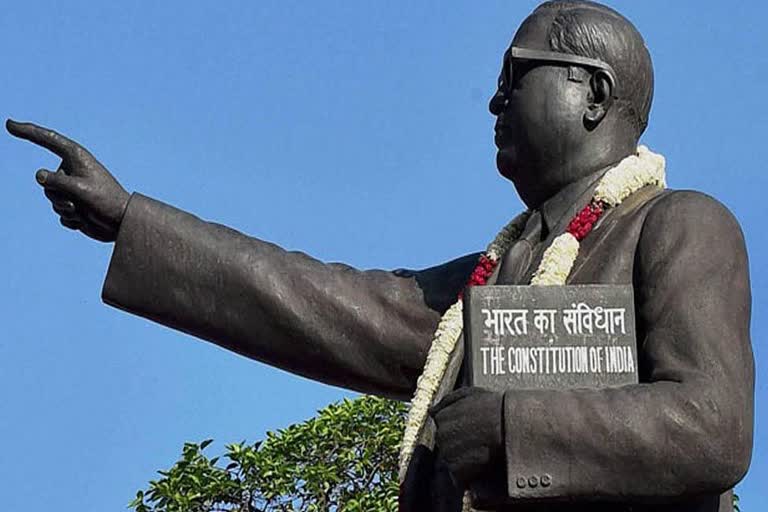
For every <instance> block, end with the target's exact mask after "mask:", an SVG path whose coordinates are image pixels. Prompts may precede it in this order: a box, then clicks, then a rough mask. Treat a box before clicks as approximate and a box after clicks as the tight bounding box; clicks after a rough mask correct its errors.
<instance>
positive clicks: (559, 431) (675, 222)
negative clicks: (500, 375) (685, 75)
mask: <svg viewBox="0 0 768 512" xmlns="http://www.w3.org/2000/svg"><path fill="white" fill-rule="evenodd" d="M633 280H634V283H633V284H634V287H635V296H636V310H637V322H638V324H637V326H638V349H639V368H640V384H636V385H629V386H624V387H619V388H605V389H594V390H587V389H584V390H536V391H533V390H532V391H508V392H506V393H505V397H504V421H505V429H506V431H505V438H506V439H505V443H506V446H505V450H506V463H507V487H508V492H509V495H510V497H512V498H531V499H542V498H543V499H556V500H557V499H570V500H573V499H580V498H581V499H597V500H606V501H650V500H653V499H656V500H658V499H665V498H666V499H671V500H674V499H676V498H681V497H684V496H694V495H704V494H717V493H720V492H722V491H724V490H727V489H729V488H731V487H732V486H733V485H734V484H735V483H736V482H737V481H739V480H740V479H741V478H742V477H743V475H744V474H745V473H746V470H747V467H748V465H749V462H750V457H751V449H752V419H753V392H754V391H753V390H754V377H753V375H754V373H753V372H754V368H753V358H752V351H751V345H750V339H749V321H750V302H751V298H750V286H749V276H748V263H747V256H746V250H745V245H744V240H743V237H742V233H741V230H740V229H739V226H738V224H737V222H736V220H735V219H734V218H733V217H732V215H731V214H730V213H729V212H728V211H727V210H726V209H725V208H724V207H723V206H722V205H720V204H719V203H717V202H716V201H714V200H713V199H711V198H709V197H708V196H705V195H702V194H699V193H694V192H674V193H671V194H668V195H666V196H665V197H663V198H662V199H660V200H659V201H658V202H657V203H656V204H655V205H653V206H652V208H651V210H650V211H649V213H648V216H647V217H646V220H645V223H644V225H643V229H642V232H641V234H640V238H639V242H638V246H637V250H636V255H635V261H634V277H633ZM532 484H535V485H532Z"/></svg>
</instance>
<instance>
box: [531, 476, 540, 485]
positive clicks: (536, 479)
mask: <svg viewBox="0 0 768 512" xmlns="http://www.w3.org/2000/svg"><path fill="white" fill-rule="evenodd" d="M528 486H529V487H538V486H539V477H537V476H536V475H533V476H532V477H531V478H529V479H528Z"/></svg>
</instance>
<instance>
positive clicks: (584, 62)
mask: <svg viewBox="0 0 768 512" xmlns="http://www.w3.org/2000/svg"><path fill="white" fill-rule="evenodd" d="M515 61H528V62H551V63H554V64H565V65H568V66H569V70H568V79H569V80H573V81H577V82H580V81H581V79H580V78H578V75H577V74H576V72H575V70H574V69H572V68H570V66H581V67H587V68H595V69H602V70H604V71H605V72H606V73H608V74H609V75H610V76H611V80H612V82H613V97H614V98H618V84H617V82H616V73H615V72H614V71H613V68H612V67H611V66H610V64H608V63H607V62H603V61H602V60H599V59H592V58H589V57H582V56H581V55H573V54H570V53H560V52H550V51H544V50H529V49H527V48H520V47H517V46H512V47H510V48H509V50H507V54H506V55H505V57H504V68H503V71H502V74H501V78H500V80H499V89H500V90H501V91H502V92H507V90H508V88H509V87H512V84H513V83H514V78H515V77H514V69H515V66H514V62H515Z"/></svg>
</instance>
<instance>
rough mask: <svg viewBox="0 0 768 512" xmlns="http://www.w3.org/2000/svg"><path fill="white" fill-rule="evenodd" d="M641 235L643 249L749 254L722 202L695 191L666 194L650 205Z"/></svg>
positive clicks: (742, 238)
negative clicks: (651, 247) (685, 248)
mask: <svg viewBox="0 0 768 512" xmlns="http://www.w3.org/2000/svg"><path fill="white" fill-rule="evenodd" d="M648 206H649V207H648V210H647V214H646V216H645V221H644V224H643V228H642V232H641V235H640V240H639V244H640V246H641V247H642V246H643V245H645V246H649V245H650V246H653V247H654V249H655V250H657V251H658V250H660V249H663V248H665V246H667V247H666V248H667V249H670V250H674V249H675V247H677V249H682V248H684V247H689V248H691V249H692V250H695V251H697V252H698V251H700V252H701V254H702V255H703V254H706V253H711V252H715V253H719V252H731V253H734V252H745V249H744V245H745V244H744V235H743V233H742V231H741V227H740V226H739V222H738V221H737V220H736V217H735V216H734V215H733V213H732V212H731V211H730V210H729V209H728V208H727V207H726V206H725V205H724V204H722V203H721V202H720V201H718V200H717V199H715V198H714V197H712V196H710V195H707V194H705V193H703V192H698V191H694V190H666V191H664V193H662V194H660V195H659V196H657V197H656V198H654V200H653V201H652V203H651V204H649V205H648Z"/></svg>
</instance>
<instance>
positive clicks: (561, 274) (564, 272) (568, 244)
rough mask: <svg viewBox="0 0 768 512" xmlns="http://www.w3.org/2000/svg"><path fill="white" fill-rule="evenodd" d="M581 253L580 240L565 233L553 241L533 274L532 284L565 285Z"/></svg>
mask: <svg viewBox="0 0 768 512" xmlns="http://www.w3.org/2000/svg"><path fill="white" fill-rule="evenodd" d="M578 254H579V241H578V240H576V237H575V236H573V235H572V234H570V233H563V234H562V235H560V236H558V237H557V238H555V239H554V240H553V241H552V245H550V246H549V247H548V248H547V250H546V251H544V256H543V257H542V258H541V264H540V265H539V268H538V269H537V270H536V273H535V274H533V278H532V279H531V284H532V285H537V286H553V285H563V284H565V281H566V280H567V279H568V275H569V274H570V273H571V268H573V262H574V261H576V256H577V255H578Z"/></svg>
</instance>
